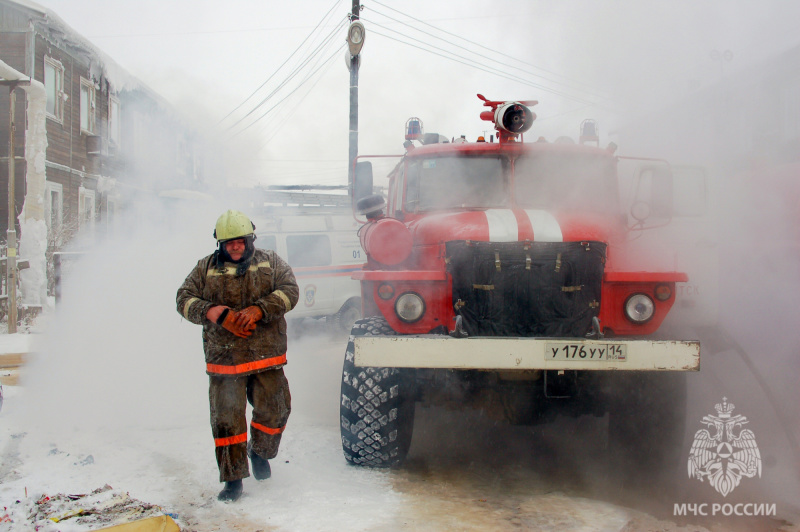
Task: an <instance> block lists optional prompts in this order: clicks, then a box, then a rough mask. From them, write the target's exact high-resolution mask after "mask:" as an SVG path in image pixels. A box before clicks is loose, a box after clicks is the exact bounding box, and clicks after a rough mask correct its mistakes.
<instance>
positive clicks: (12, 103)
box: [6, 83, 17, 334]
mask: <svg viewBox="0 0 800 532" xmlns="http://www.w3.org/2000/svg"><path fill="white" fill-rule="evenodd" d="M16 89H17V84H16V83H13V84H10V85H9V86H8V101H9V109H8V116H9V128H8V230H7V231H6V245H7V252H6V255H7V256H6V292H7V294H6V295H7V296H8V334H13V333H15V332H17V230H16V221H15V220H14V211H15V210H16V209H15V206H14V194H15V193H16V190H15V189H16V186H15V185H16V180H17V174H16V164H15V162H16V161H15V160H14V129H15V125H14V111H15V109H16V107H17V95H16V93H15V92H14V91H15V90H16Z"/></svg>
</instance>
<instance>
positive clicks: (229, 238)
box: [177, 210, 299, 501]
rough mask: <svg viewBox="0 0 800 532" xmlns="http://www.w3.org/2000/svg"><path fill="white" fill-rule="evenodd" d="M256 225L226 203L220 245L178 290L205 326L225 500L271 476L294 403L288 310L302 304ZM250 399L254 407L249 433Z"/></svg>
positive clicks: (190, 315)
mask: <svg viewBox="0 0 800 532" xmlns="http://www.w3.org/2000/svg"><path fill="white" fill-rule="evenodd" d="M254 229H255V225H254V224H253V223H252V222H251V221H250V219H249V218H248V217H247V216H245V215H244V214H243V213H241V212H238V211H233V210H229V211H227V212H225V213H224V214H222V216H220V217H219V219H218V220H217V224H216V228H215V230H214V237H215V238H216V239H217V246H218V247H217V250H216V251H215V252H214V253H213V254H211V255H209V256H207V257H205V258H203V259H200V261H199V262H198V263H197V266H195V268H194V269H193V270H192V272H191V273H190V274H189V276H188V277H187V278H186V280H185V281H184V282H183V285H182V286H181V287H180V288H179V289H178V295H177V306H178V312H179V313H180V314H181V315H182V316H183V317H184V318H186V319H187V320H189V321H191V322H192V323H196V324H198V325H202V326H203V349H204V351H205V358H206V373H207V374H208V376H209V392H208V396H209V402H210V406H211V431H212V433H213V436H214V443H215V445H216V456H217V465H218V467H219V475H220V482H225V487H224V489H223V490H222V491H221V492H220V493H219V496H218V499H219V500H221V501H235V500H237V499H238V498H239V497H240V496H241V494H242V479H243V478H246V477H248V476H250V472H249V470H248V465H247V458H248V456H249V457H250V461H251V463H252V466H253V476H255V478H256V479H257V480H264V479H267V478H269V477H270V475H271V470H270V465H269V460H270V459H271V458H274V457H275V455H277V453H278V445H279V444H280V440H281V433H282V432H283V430H284V428H285V426H286V421H287V419H288V418H289V411H290V409H291V396H290V395H289V383H288V382H287V380H286V377H285V376H284V373H283V366H284V365H285V364H286V343H287V341H286V320H285V318H284V314H285V313H286V312H288V311H290V310H291V309H292V308H293V307H294V306H295V304H296V303H297V298H298V292H299V290H298V288H297V281H296V280H295V278H294V274H293V273H292V269H291V268H290V267H289V265H288V264H287V263H286V262H284V261H283V259H281V258H280V257H279V256H278V255H277V254H276V253H275V252H274V251H268V250H263V249H256V248H255V246H254V240H255V238H256V237H255V234H254V233H253V231H254ZM246 401H249V402H250V404H251V405H252V406H253V416H252V421H251V423H250V439H249V441H248V438H247V419H246V416H245V409H246Z"/></svg>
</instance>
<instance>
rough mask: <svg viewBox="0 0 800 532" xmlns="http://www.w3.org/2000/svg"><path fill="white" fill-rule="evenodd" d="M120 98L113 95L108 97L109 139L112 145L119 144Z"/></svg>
mask: <svg viewBox="0 0 800 532" xmlns="http://www.w3.org/2000/svg"><path fill="white" fill-rule="evenodd" d="M119 133H120V123H119V100H118V99H117V98H116V97H114V96H111V97H109V99H108V140H110V141H111V142H110V143H109V144H111V145H112V146H115V147H118V146H119V136H120V135H119Z"/></svg>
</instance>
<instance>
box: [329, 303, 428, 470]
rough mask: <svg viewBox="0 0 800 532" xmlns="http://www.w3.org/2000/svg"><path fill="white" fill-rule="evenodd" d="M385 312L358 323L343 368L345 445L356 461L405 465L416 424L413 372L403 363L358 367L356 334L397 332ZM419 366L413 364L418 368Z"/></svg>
mask: <svg viewBox="0 0 800 532" xmlns="http://www.w3.org/2000/svg"><path fill="white" fill-rule="evenodd" d="M395 334H397V333H395V332H394V331H393V330H392V328H391V327H389V325H388V324H387V323H386V320H384V319H383V318H377V317H372V318H367V319H363V320H358V321H356V323H355V324H354V325H353V330H352V331H351V333H350V341H349V342H348V343H347V351H346V352H345V356H344V366H343V368H342V400H341V403H340V405H339V413H340V417H341V433H342V450H343V451H344V457H345V458H346V459H347V461H348V462H349V463H351V464H355V465H360V466H369V467H392V466H396V465H399V464H400V463H401V462H402V461H403V460H404V459H405V457H406V455H407V454H408V448H409V447H410V446H411V434H412V432H413V430H414V406H415V405H414V396H413V383H414V379H413V373H412V372H411V371H409V370H404V369H397V368H371V367H370V368H367V367H356V366H355V364H354V361H353V356H354V355H353V353H354V347H353V337H355V336H366V335H370V336H384V335H395ZM412 371H413V370H412Z"/></svg>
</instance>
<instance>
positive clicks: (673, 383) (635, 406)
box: [608, 372, 686, 500]
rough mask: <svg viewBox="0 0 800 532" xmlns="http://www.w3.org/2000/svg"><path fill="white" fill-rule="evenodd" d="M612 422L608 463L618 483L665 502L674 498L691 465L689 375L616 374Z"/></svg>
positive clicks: (609, 430)
mask: <svg viewBox="0 0 800 532" xmlns="http://www.w3.org/2000/svg"><path fill="white" fill-rule="evenodd" d="M615 377H618V379H615V386H614V387H615V388H616V390H615V392H616V395H615V397H613V398H612V399H611V400H610V405H609V406H610V411H609V419H608V447H609V458H610V459H609V463H610V464H611V466H612V471H611V475H612V476H613V478H614V481H615V484H617V485H620V486H621V487H622V488H623V489H626V490H637V491H641V490H644V492H646V493H647V494H648V495H650V496H656V497H658V498H659V499H664V500H666V499H667V498H669V497H672V496H674V495H675V491H676V489H677V485H678V481H679V478H683V476H685V473H684V474H683V476H680V477H679V476H678V474H679V473H680V472H685V470H686V467H685V466H686V464H685V463H682V462H681V457H682V456H683V455H684V451H686V449H684V445H683V440H684V432H685V430H686V375H685V374H683V373H672V372H646V373H645V372H635V373H628V374H625V375H616V376H615Z"/></svg>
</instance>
